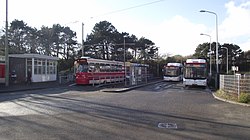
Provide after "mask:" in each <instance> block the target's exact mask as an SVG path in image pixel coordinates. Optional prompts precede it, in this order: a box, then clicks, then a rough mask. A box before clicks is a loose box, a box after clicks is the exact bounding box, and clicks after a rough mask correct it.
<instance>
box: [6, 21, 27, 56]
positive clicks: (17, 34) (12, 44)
mask: <svg viewBox="0 0 250 140" xmlns="http://www.w3.org/2000/svg"><path fill="white" fill-rule="evenodd" d="M26 28H27V24H26V23H24V22H23V21H22V20H21V21H19V20H14V21H12V22H11V23H10V29H9V32H8V38H9V53H10V54H11V53H25V52H26V51H27V48H26V46H25V36H26V35H27V32H26Z"/></svg>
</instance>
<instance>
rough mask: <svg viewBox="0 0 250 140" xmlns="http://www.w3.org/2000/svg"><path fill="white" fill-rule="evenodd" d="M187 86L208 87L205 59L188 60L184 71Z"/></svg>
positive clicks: (184, 82)
mask: <svg viewBox="0 0 250 140" xmlns="http://www.w3.org/2000/svg"><path fill="white" fill-rule="evenodd" d="M183 84H184V85H185V86H192V85H194V86H204V87H206V86H207V63H206V60H205V59H187V60H186V64H185V70H184V78H183Z"/></svg>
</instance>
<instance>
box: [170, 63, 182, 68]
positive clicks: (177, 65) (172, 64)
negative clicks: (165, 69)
mask: <svg viewBox="0 0 250 140" xmlns="http://www.w3.org/2000/svg"><path fill="white" fill-rule="evenodd" d="M167 66H174V67H182V66H183V65H182V64H181V63H167Z"/></svg>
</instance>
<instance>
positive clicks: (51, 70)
mask: <svg viewBox="0 0 250 140" xmlns="http://www.w3.org/2000/svg"><path fill="white" fill-rule="evenodd" d="M47 73H48V74H56V62H55V61H49V60H48V61H47Z"/></svg>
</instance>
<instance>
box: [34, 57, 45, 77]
mask: <svg viewBox="0 0 250 140" xmlns="http://www.w3.org/2000/svg"><path fill="white" fill-rule="evenodd" d="M45 64H46V63H45V60H41V59H35V60H34V74H45V68H46V65H45Z"/></svg>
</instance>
